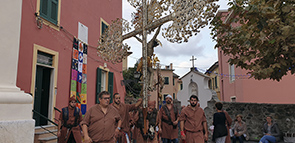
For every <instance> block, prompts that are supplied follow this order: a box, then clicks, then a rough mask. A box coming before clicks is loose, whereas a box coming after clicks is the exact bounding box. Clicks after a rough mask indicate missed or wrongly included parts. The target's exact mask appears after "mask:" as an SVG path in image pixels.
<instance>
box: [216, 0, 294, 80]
mask: <svg viewBox="0 0 295 143" xmlns="http://www.w3.org/2000/svg"><path fill="white" fill-rule="evenodd" d="M229 4H230V6H231V7H230V10H232V11H233V14H232V15H231V16H229V15H228V14H229V13H230V12H228V13H227V14H226V13H222V14H220V15H221V16H220V17H216V18H215V19H214V20H213V21H212V22H211V25H212V31H211V34H212V37H213V39H214V40H216V42H217V44H216V46H215V48H220V49H221V50H223V53H224V54H225V55H228V56H229V57H231V58H230V61H231V62H232V63H234V64H235V65H236V66H237V67H241V68H243V69H246V70H248V71H249V73H250V74H251V75H252V77H254V78H255V79H258V80H261V79H267V78H269V79H273V80H277V81H279V80H281V79H282V77H283V76H284V75H286V74H287V73H288V72H289V71H291V74H294V73H295V67H294V65H295V58H293V57H295V1H294V0H292V1H285V0H237V1H236V4H234V3H232V2H230V3H229ZM225 19H227V23H224V20H225ZM229 33H230V34H229Z"/></svg>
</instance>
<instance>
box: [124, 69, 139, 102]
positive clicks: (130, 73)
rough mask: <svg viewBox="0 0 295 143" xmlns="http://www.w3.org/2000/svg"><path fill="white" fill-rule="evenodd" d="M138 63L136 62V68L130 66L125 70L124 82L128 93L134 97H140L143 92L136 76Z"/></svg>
mask: <svg viewBox="0 0 295 143" xmlns="http://www.w3.org/2000/svg"><path fill="white" fill-rule="evenodd" d="M137 65H138V63H136V64H135V66H134V68H128V69H127V70H124V71H123V78H124V82H123V83H124V84H125V89H126V93H127V94H128V95H129V96H133V97H134V98H137V97H139V95H140V92H141V85H140V83H138V79H135V78H134V73H135V71H136V68H137Z"/></svg>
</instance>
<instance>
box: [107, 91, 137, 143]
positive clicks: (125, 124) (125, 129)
mask: <svg viewBox="0 0 295 143" xmlns="http://www.w3.org/2000/svg"><path fill="white" fill-rule="evenodd" d="M113 99H114V103H112V106H114V107H115V108H116V109H117V110H118V112H119V114H120V117H121V120H122V125H121V130H120V131H121V134H119V136H118V137H117V141H118V142H119V143H123V142H124V141H125V139H126V138H125V137H126V136H127V137H128V140H129V141H130V125H129V121H130V116H129V112H130V111H133V110H135V109H137V108H138V107H139V105H141V103H142V99H141V98H139V99H138V101H137V103H136V104H124V103H121V97H120V94H119V93H115V94H114V95H113Z"/></svg>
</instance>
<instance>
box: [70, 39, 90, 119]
mask: <svg viewBox="0 0 295 143" xmlns="http://www.w3.org/2000/svg"><path fill="white" fill-rule="evenodd" d="M87 50H88V48H87V45H86V44H85V43H83V42H80V41H79V40H77V39H76V38H74V41H73V56H72V70H71V95H70V97H73V96H74V97H76V102H77V104H76V106H77V107H79V108H80V109H81V112H82V114H83V115H84V114H85V113H86V109H87V108H86V107H87V106H86V105H87Z"/></svg>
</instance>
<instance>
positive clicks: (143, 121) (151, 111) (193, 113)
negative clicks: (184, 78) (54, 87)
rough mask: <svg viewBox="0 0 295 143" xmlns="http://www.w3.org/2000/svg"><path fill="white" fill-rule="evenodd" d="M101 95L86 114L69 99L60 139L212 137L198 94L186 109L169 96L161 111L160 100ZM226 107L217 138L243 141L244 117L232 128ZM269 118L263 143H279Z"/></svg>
mask: <svg viewBox="0 0 295 143" xmlns="http://www.w3.org/2000/svg"><path fill="white" fill-rule="evenodd" d="M98 99H99V103H98V104H95V105H94V106H92V107H91V108H89V109H88V110H87V112H86V114H85V116H84V117H83V118H82V113H81V111H80V109H79V108H78V107H76V99H75V98H74V97H71V98H70V99H69V105H68V106H67V107H65V108H63V109H62V112H61V114H60V117H59V123H58V132H57V135H58V143H82V142H83V143H204V142H206V141H208V140H209V139H208V137H209V131H208V127H207V120H206V116H205V113H204V110H203V109H202V108H200V104H199V99H198V97H197V96H196V95H191V96H190V99H189V102H190V104H189V105H188V106H186V107H182V109H181V110H180V109H178V108H177V107H176V105H174V104H173V98H172V96H171V95H167V96H166V97H165V101H166V104H164V105H163V106H162V107H161V108H160V109H159V110H157V108H156V102H155V101H149V102H148V107H147V108H142V106H141V105H142V99H141V98H139V99H138V101H137V102H136V103H135V104H125V103H121V96H120V94H119V93H115V94H114V95H113V100H114V102H113V103H110V99H111V95H110V93H109V92H107V91H102V92H101V93H100V94H99V95H98ZM222 107H223V104H222V103H221V102H216V104H215V108H216V113H214V115H213V126H214V128H213V135H212V141H213V142H216V143H231V142H233V143H236V141H239V142H240V143H243V142H244V140H245V139H247V138H248V137H249V135H247V126H246V123H245V122H244V121H243V120H242V119H243V117H242V115H240V114H239V115H237V116H236V120H235V122H234V124H233V126H232V127H231V125H232V119H231V118H230V116H229V114H228V113H227V112H226V111H224V110H222ZM266 120H267V122H266V123H265V124H264V136H263V137H262V138H261V140H260V141H259V142H260V143H275V142H278V141H279V135H280V130H279V128H278V125H277V123H275V122H273V121H272V117H270V116H268V117H267V118H266ZM178 130H180V136H181V138H180V139H179V138H178Z"/></svg>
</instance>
